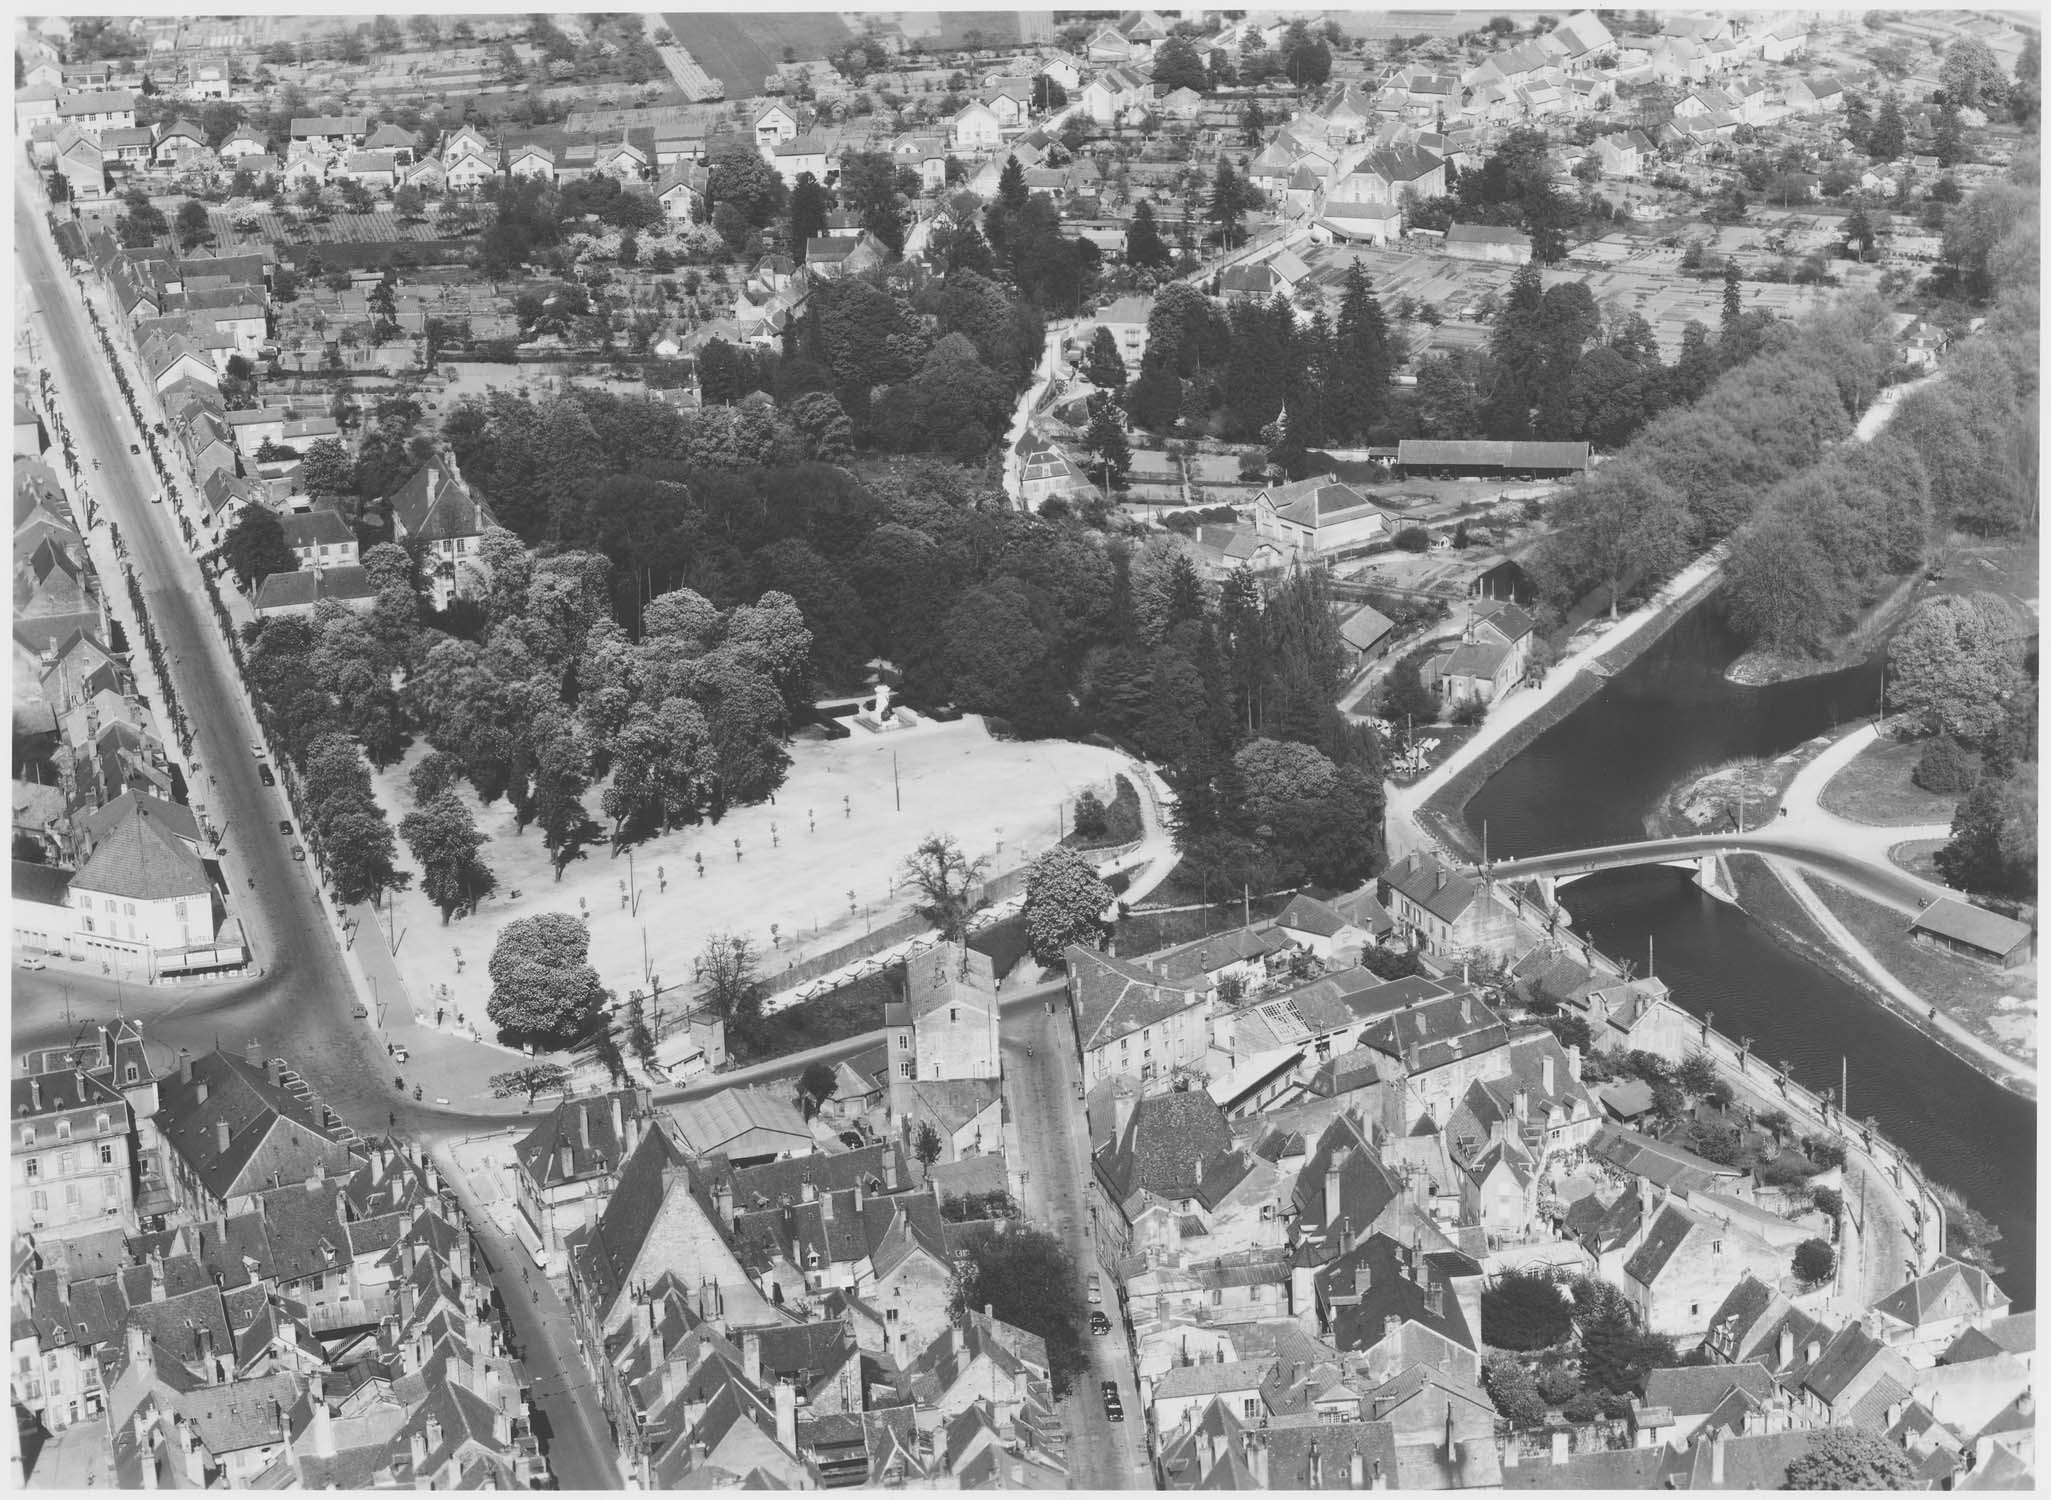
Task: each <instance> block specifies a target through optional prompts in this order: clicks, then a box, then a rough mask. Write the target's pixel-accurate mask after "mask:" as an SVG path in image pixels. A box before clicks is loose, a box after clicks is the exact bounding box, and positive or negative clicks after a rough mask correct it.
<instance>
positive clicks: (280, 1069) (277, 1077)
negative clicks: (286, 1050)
mask: <svg viewBox="0 0 2051 1500" xmlns="http://www.w3.org/2000/svg"><path fill="white" fill-rule="evenodd" d="M263 1076H264V1081H265V1082H266V1083H268V1084H269V1085H270V1086H271V1087H272V1088H274V1089H275V1088H283V1087H284V1086H285V1059H284V1058H282V1057H274V1058H272V1059H271V1060H270V1061H269V1062H267V1063H265V1064H264V1065H263Z"/></svg>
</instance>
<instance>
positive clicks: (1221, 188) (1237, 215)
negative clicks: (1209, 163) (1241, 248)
mask: <svg viewBox="0 0 2051 1500" xmlns="http://www.w3.org/2000/svg"><path fill="white" fill-rule="evenodd" d="M1251 202H1252V197H1251V193H1250V191H1249V189H1248V187H1247V184H1246V179H1244V178H1243V177H1241V176H1240V175H1239V173H1238V172H1237V171H1235V170H1234V169H1233V166H1232V163H1231V161H1230V160H1229V159H1228V158H1226V157H1225V156H1223V155H1222V154H1221V155H1220V156H1219V157H1218V166H1217V170H1216V171H1215V172H1214V173H1213V174H1212V177H1211V196H1210V200H1209V202H1208V203H1207V204H1206V205H1205V209H1204V216H1205V217H1206V218H1207V219H1209V220H1210V222H1211V223H1213V224H1215V225H1217V226H1218V234H1219V237H1220V238H1222V239H1223V240H1224V242H1225V246H1226V248H1227V249H1230V248H1231V247H1232V246H1235V245H1237V244H1238V243H1239V241H1240V240H1241V238H1243V230H1242V227H1241V226H1242V225H1243V224H1244V223H1245V221H1246V211H1247V209H1248V207H1250V206H1251Z"/></svg>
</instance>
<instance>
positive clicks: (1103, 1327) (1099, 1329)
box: [1090, 1312, 1111, 1338]
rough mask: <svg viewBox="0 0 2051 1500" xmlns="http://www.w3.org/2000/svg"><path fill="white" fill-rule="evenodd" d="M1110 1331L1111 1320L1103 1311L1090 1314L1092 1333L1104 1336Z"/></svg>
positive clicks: (1100, 1336)
mask: <svg viewBox="0 0 2051 1500" xmlns="http://www.w3.org/2000/svg"><path fill="white" fill-rule="evenodd" d="M1110 1331H1111V1320H1110V1319H1109V1318H1107V1317H1105V1316H1104V1315H1103V1314H1102V1313H1101V1312H1093V1313H1091V1314H1090V1332H1091V1333H1093V1334H1095V1335H1096V1336H1097V1337H1098V1338H1102V1337H1103V1336H1104V1335H1105V1334H1107V1333H1109V1332H1110Z"/></svg>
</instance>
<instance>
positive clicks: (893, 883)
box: [372, 718, 1129, 1019]
mask: <svg viewBox="0 0 2051 1500" xmlns="http://www.w3.org/2000/svg"><path fill="white" fill-rule="evenodd" d="M790 751H791V757H792V760H791V768H790V772H789V775H788V776H787V777H786V779H785V782H784V785H783V787H782V788H781V789H780V790H779V791H778V793H777V798H776V801H774V802H770V803H766V804H763V805H761V806H756V807H739V808H734V809H733V810H731V811H730V812H729V813H728V814H727V815H726V817H725V818H724V819H722V820H721V821H720V822H719V823H717V824H712V825H698V826H695V827H689V828H683V829H680V830H678V831H677V832H675V833H670V834H666V835H661V836H658V837H656V838H653V839H650V840H648V841H647V842H646V843H644V844H642V845H640V846H638V847H636V848H635V849H634V850H633V851H632V854H631V857H630V856H629V855H628V854H626V853H624V852H623V853H622V854H621V855H620V856H618V857H617V858H616V857H614V856H613V854H612V852H611V849H610V847H609V846H608V845H607V843H606V842H605V841H604V840H602V839H601V840H600V841H599V842H598V843H597V844H595V845H592V846H591V847H590V848H588V849H587V850H586V851H585V854H584V856H583V857H582V858H580V859H576V860H573V861H571V863H570V864H569V866H568V867H567V868H566V869H565V870H564V872H563V876H562V879H561V881H560V882H558V881H557V880H556V879H555V878H554V875H553V873H552V872H551V870H550V868H549V861H548V857H547V855H546V853H545V851H544V850H543V849H542V846H541V835H540V832H539V831H538V830H537V829H535V828H533V827H531V826H530V827H529V828H528V829H527V830H526V831H525V832H520V831H518V830H517V829H516V828H515V826H514V819H513V813H512V810H511V808H510V807H508V806H507V804H506V803H505V801H504V800H500V801H498V802H495V803H493V804H491V805H490V806H488V807H480V806H479V805H478V804H477V801H476V797H475V795H474V794H473V793H472V792H471V791H470V789H469V788H468V787H467V786H459V788H458V790H457V795H458V796H459V797H461V798H462V799H463V802H464V804H465V805H466V806H467V807H469V808H470V810H471V812H472V815H473V816H474V817H475V818H476V820H477V827H478V830H479V831H480V832H482V833H484V834H486V835H487V836H488V838H489V840H490V841H489V842H488V843H486V844H485V845H484V847H483V851H482V853H483V856H484V859H485V862H486V864H487V865H489V866H490V868H491V870H492V872H493V874H494V875H495V876H496V877H497V879H498V889H497V891H496V892H494V893H493V894H492V895H491V896H489V897H488V898H486V900H485V903H484V906H483V909H482V910H481V911H479V912H477V913H476V914H474V915H469V916H461V917H458V918H457V919H456V920H455V921H454V922H452V923H451V924H450V925H448V926H446V927H445V926H443V925H442V920H441V914H440V913H439V912H438V911H437V910H436V909H435V908H434V907H433V906H432V904H431V903H429V902H428V900H427V899H426V898H425V897H424V896H423V895H422V894H421V893H420V890H419V872H418V868H417V866H416V865H415V864H414V862H413V860H412V857H411V854H410V852H409V851H408V850H407V849H406V847H405V845H404V842H403V841H401V843H400V847H399V856H398V864H399V867H400V869H402V870H404V871H407V872H408V873H410V874H412V875H413V877H414V880H413V885H412V888H411V889H409V890H406V891H402V892H400V893H399V895H398V898H397V923H396V926H397V933H398V939H399V942H398V954H397V960H398V963H399V966H400V971H401V972H402V973H403V974H404V975H405V976H406V981H407V985H408V987H409V989H410V990H411V991H412V998H413V1000H414V1003H415V1004H416V1006H417V1005H418V1004H419V1003H420V1001H421V1000H422V999H423V998H424V997H425V996H427V995H429V994H431V993H433V988H432V987H433V986H434V985H436V984H446V985H449V986H450V987H451V989H452V992H453V993H454V995H455V997H456V1000H457V1003H458V1007H459V1009H460V1010H461V1011H463V1012H464V1013H466V1014H474V1015H476V1016H477V1018H479V1019H481V1012H482V1011H483V1009H484V1003H485V1001H486V999H487V998H488V996H489V989H490V981H489V979H488V977H487V975H486V972H485V964H486V961H487V960H488V959H489V958H490V956H491V950H492V945H493V943H494V942H495V941H496V940H497V936H498V932H499V929H500V928H501V927H503V926H504V925H505V924H506V923H507V922H508V921H510V920H513V919H515V918H518V917H526V916H533V915H535V914H537V913H540V912H563V913H568V914H570V915H573V916H574V915H579V914H582V915H583V916H584V918H585V920H586V921H587V923H588V925H589V928H590V932H591V963H592V965H593V966H594V967H595V968H596V969H597V970H598V976H599V979H600V981H601V982H602V983H603V984H604V985H605V986H606V987H607V988H608V989H610V990H613V991H614V992H615V993H617V994H619V995H622V996H624V995H625V994H626V993H627V992H628V991H630V990H633V989H637V988H640V987H642V986H643V984H644V983H645V982H646V979H645V976H646V975H647V974H648V973H651V972H652V973H654V974H656V975H661V976H667V984H666V986H665V987H666V988H674V987H675V986H677V985H678V984H679V983H688V979H689V975H690V974H691V971H692V963H693V960H694V958H695V957H696V956H697V955H698V954H699V953H700V952H701V951H702V950H703V948H704V945H705V942H706V940H707V939H708V938H709V937H711V936H712V935H713V934H715V933H726V932H732V933H737V934H741V935H745V936H747V937H750V938H752V939H753V940H754V943H755V947H756V951H757V952H758V953H759V954H760V955H761V965H762V969H763V972H764V973H765V974H768V975H771V976H774V975H776V974H779V973H781V972H782V971H783V970H785V969H786V968H787V967H789V966H790V965H791V964H793V963H796V962H799V961H801V960H803V959H805V958H807V957H809V956H811V955H812V954H815V953H821V952H824V951H826V950H828V949H831V948H836V947H839V946H840V945H842V944H844V943H847V942H849V941H851V940H852V939H854V938H857V937H860V936H861V935H862V934H863V933H865V932H867V931H870V930H873V928H874V927H876V926H880V925H883V924H886V923H889V922H892V921H894V920H896V919H897V918H898V917H900V916H902V915H904V914H905V913H906V912H907V911H909V910H910V895H909V892H908V891H907V890H905V889H903V888H901V887H900V885H899V883H898V876H899V872H900V869H901V867H902V865H903V862H904V859H905V857H906V856H907V855H908V854H910V853H911V851H912V849H913V848H914V847H915V846H916V845H917V844H918V842H919V841H920V840H921V839H922V838H924V837H926V835H928V834H930V833H946V834H951V835H953V837H954V838H955V839H956V840H957V842H958V843H959V844H960V845H961V848H962V849H963V851H964V852H965V853H966V854H968V855H969V856H970V857H971V858H975V857H978V856H987V857H988V858H989V859H990V871H991V873H992V874H993V875H994V874H1001V873H1003V872H1004V871H1007V870H1010V869H1012V868H1014V867H1016V866H1018V865H1020V864H1023V863H1024V862H1026V861H1027V860H1029V859H1031V858H1032V857H1033V856H1034V855H1036V854H1038V853H1039V852H1040V851H1042V850H1044V849H1046V848H1047V847H1049V846H1050V845H1052V844H1053V843H1054V841H1055V839H1056V837H1057V830H1056V820H1057V818H1058V819H1059V820H1060V821H1061V823H1062V824H1064V825H1065V824H1066V823H1067V821H1068V819H1069V817H1070V816H1071V814H1072V810H1073V808H1074V805H1075V799H1076V797H1077V796H1078V795H1079V794H1080V793H1081V792H1082V790H1083V789H1084V788H1085V787H1095V788H1096V789H1097V791H1098V792H1099V794H1100V795H1102V796H1104V797H1106V798H1109V797H1110V796H1111V795H1112V785H1111V780H1112V777H1113V776H1114V775H1115V774H1116V773H1118V772H1119V771H1121V770H1123V769H1124V768H1125V767H1126V766H1127V765H1128V764H1129V762H1127V761H1126V760H1125V758H1124V757H1123V756H1121V755H1119V754H1118V753H1117V752H1115V751H1111V750H1104V749H1099V748H1097V747H1095V746H1091V745H1080V744H1075V743H1072V742H1070V741H1065V740H1036V741H1009V740H996V739H993V738H991V736H990V734H989V732H988V731H987V730H985V729H984V728H983V725H982V722H981V720H979V719H975V718H965V719H962V720H961V721H959V722H957V723H952V724H939V723H933V724H928V725H924V726H922V727H920V728H917V729H913V730H908V731H903V732H900V733H897V734H892V735H872V734H870V733H868V732H867V731H865V730H859V729H858V730H856V731H855V734H854V737H853V738H852V739H847V740H840V741H831V742H827V741H818V740H806V739H802V738H801V739H798V740H795V741H793V742H792V744H791V746H790ZM425 753H426V749H425V747H424V746H417V747H415V748H414V749H413V750H412V751H411V752H409V753H408V755H407V756H406V758H405V759H404V760H403V761H402V762H401V763H400V764H398V765H396V766H393V767H391V768H389V769H387V770H384V771H377V772H373V773H372V782H373V784H374V786H375V787H376V790H377V795H378V799H379V801H380V802H381V803H382V804H383V806H384V808H385V809H386V812H387V814H388V815H389V816H390V818H391V821H392V823H393V825H394V826H395V827H396V825H397V824H398V823H399V821H400V820H401V819H402V818H403V817H404V816H405V815H406V814H407V813H408V812H410V811H412V809H413V797H412V793H411V791H410V789H409V788H408V787H407V785H406V773H407V772H408V771H409V770H410V769H411V767H412V765H413V764H414V763H415V762H416V761H418V760H419V758H420V757H421V756H422V755H424V754H425ZM600 791H601V788H599V787H593V788H592V789H591V790H590V792H589V793H587V794H586V798H585V806H586V807H587V808H588V809H591V810H593V812H594V813H595V812H596V810H597V808H598V806H599V796H600ZM737 845H738V856H739V857H738V858H737V857H736V853H737V848H736V846H737ZM701 861H702V864H701ZM850 893H852V894H850ZM630 901H631V902H632V906H631V909H630V907H629V902H630ZM809 1008H810V1007H807V1009H809Z"/></svg>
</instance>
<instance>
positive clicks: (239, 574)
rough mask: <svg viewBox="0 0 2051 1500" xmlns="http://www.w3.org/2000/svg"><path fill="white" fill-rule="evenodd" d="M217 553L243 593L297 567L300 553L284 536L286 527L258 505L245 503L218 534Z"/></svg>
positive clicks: (293, 571) (294, 570) (294, 571)
mask: <svg viewBox="0 0 2051 1500" xmlns="http://www.w3.org/2000/svg"><path fill="white" fill-rule="evenodd" d="M217 555H218V556H219V557H220V559H221V561H222V562H224V563H226V564H227V565H228V567H229V568H230V569H231V570H232V571H233V572H234V574H235V583H236V586H237V587H238V588H240V589H241V590H242V592H244V593H245V594H246V593H248V592H249V591H250V590H251V589H252V588H254V587H255V586H256V585H257V583H259V582H260V581H262V580H263V579H265V578H268V577H270V575H271V574H273V573H296V572H298V571H299V554H298V553H296V552H294V551H293V550H292V547H291V544H290V543H288V542H287V541H286V540H285V528H284V527H283V526H282V525H280V524H279V522H278V518H277V517H276V516H275V515H273V514H272V513H271V512H270V511H268V510H266V509H265V508H264V507H263V506H261V505H246V506H244V507H243V508H242V514H241V515H239V516H237V517H236V518H235V524H234V525H232V526H230V527H229V528H228V530H227V533H226V534H225V535H223V536H222V538H221V545H220V548H219V551H218V553H217Z"/></svg>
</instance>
